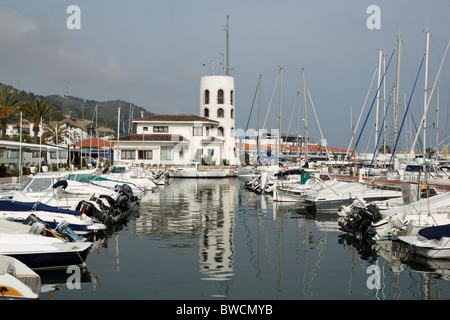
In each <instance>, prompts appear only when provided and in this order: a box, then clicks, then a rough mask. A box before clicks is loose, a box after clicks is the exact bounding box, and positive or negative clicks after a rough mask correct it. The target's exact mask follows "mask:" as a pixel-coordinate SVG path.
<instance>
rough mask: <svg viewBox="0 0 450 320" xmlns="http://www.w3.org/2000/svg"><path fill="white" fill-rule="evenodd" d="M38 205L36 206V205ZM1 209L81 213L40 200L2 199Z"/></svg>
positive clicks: (0, 202) (0, 201) (76, 214)
mask: <svg viewBox="0 0 450 320" xmlns="http://www.w3.org/2000/svg"><path fill="white" fill-rule="evenodd" d="M35 205H36V207H34V206H35ZM0 211H49V212H59V213H65V214H71V215H75V216H79V215H81V211H77V210H70V209H63V208H58V207H54V206H49V205H47V204H43V203H40V202H37V203H36V202H21V201H14V200H0Z"/></svg>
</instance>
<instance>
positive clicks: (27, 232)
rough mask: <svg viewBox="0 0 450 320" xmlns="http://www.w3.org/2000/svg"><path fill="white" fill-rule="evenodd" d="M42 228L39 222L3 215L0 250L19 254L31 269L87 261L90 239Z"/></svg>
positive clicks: (63, 265) (57, 266)
mask: <svg viewBox="0 0 450 320" xmlns="http://www.w3.org/2000/svg"><path fill="white" fill-rule="evenodd" d="M40 232H41V229H40V228H39V226H36V224H33V225H31V226H30V225H25V224H19V223H15V222H11V221H7V220H3V219H0V254H3V255H7V256H10V257H13V258H16V259H17V260H19V261H21V262H22V263H24V264H26V265H27V266H28V267H30V268H32V269H48V268H64V267H66V266H69V265H83V264H84V263H85V261H86V257H87V255H88V253H89V249H90V247H91V245H92V243H91V242H88V241H80V242H73V241H66V240H64V239H63V238H61V237H54V236H44V235H42V234H41V233H40Z"/></svg>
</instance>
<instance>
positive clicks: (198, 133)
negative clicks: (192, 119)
mask: <svg viewBox="0 0 450 320" xmlns="http://www.w3.org/2000/svg"><path fill="white" fill-rule="evenodd" d="M192 135H194V136H203V127H194V129H193V132H192Z"/></svg>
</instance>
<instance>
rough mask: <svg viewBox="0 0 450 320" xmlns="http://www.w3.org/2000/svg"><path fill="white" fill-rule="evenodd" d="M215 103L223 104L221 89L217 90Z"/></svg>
mask: <svg viewBox="0 0 450 320" xmlns="http://www.w3.org/2000/svg"><path fill="white" fill-rule="evenodd" d="M217 103H218V104H223V90H222V89H219V91H217Z"/></svg>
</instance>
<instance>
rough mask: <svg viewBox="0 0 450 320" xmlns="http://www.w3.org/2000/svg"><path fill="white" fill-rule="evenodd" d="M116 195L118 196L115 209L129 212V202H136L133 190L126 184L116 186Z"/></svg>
mask: <svg viewBox="0 0 450 320" xmlns="http://www.w3.org/2000/svg"><path fill="white" fill-rule="evenodd" d="M116 187H117V186H116ZM117 193H118V194H119V196H118V197H117V207H118V208H119V209H121V210H124V211H126V210H129V209H130V204H129V201H135V200H136V199H134V198H135V197H134V195H133V190H132V189H131V187H130V186H129V185H127V184H123V185H121V186H118V189H117Z"/></svg>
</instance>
